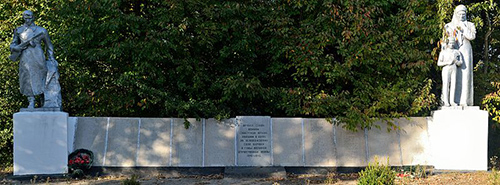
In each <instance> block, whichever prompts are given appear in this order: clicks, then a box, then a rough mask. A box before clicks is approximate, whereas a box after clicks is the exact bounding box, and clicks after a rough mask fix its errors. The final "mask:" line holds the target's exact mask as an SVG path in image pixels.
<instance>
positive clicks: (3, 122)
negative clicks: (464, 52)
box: [0, 0, 500, 163]
mask: <svg viewBox="0 0 500 185" xmlns="http://www.w3.org/2000/svg"><path fill="white" fill-rule="evenodd" d="M459 3H464V4H466V5H467V6H469V7H470V10H471V13H470V14H471V20H473V21H474V22H475V23H476V25H478V26H477V27H478V36H477V38H476V40H475V41H474V42H473V44H474V51H476V52H475V63H477V64H478V65H477V67H476V68H477V71H476V75H477V76H478V77H475V82H474V83H475V85H476V93H475V95H476V98H475V100H476V104H477V105H479V104H481V102H483V103H484V106H485V107H486V108H489V109H491V110H495V111H492V113H496V114H497V115H500V113H498V112H499V111H498V110H500V106H499V102H500V100H499V99H500V98H498V95H497V94H494V93H493V94H490V93H492V92H497V91H498V89H499V88H498V86H495V82H497V83H498V82H499V81H498V76H497V75H496V74H498V71H497V70H498V67H497V65H498V63H499V61H498V60H499V59H498V56H499V52H500V51H499V50H498V49H494V48H498V45H499V42H498V38H500V37H499V33H500V32H499V31H498V28H499V23H498V19H499V17H498V15H499V14H498V5H497V4H495V3H494V2H493V0H485V1H484V2H483V1H462V2H457V1H451V0H438V1H418V0H402V1H395V0H352V1H342V0H314V1H307V0H306V1H288V0H276V1H261V0H248V1H215V0H204V1H199V0H172V1H162V0H133V1H132V0H113V1H111V0H92V1H90V0H71V1H67V0H52V1H48V0H32V1H19V0H3V1H2V2H1V3H0V39H1V40H2V41H3V42H2V45H1V47H0V73H1V75H0V80H1V82H2V83H3V84H4V85H3V86H2V87H0V147H1V151H0V163H4V162H6V161H10V160H11V157H10V156H11V154H12V114H13V113H14V112H17V111H18V110H19V108H20V107H23V106H27V101H26V100H25V97H23V96H22V95H20V93H19V90H18V89H19V85H18V77H17V70H18V69H17V68H18V67H17V63H16V62H12V61H9V60H8V58H7V57H8V55H9V44H10V41H11V37H12V29H13V28H15V27H16V26H19V25H21V24H22V22H23V21H22V17H21V12H22V11H23V10H25V9H31V10H33V11H34V12H35V14H36V16H37V18H36V21H35V22H36V23H37V24H38V25H41V26H43V27H45V28H47V29H48V30H49V32H50V35H51V37H52V41H53V43H54V46H55V55H56V59H57V60H58V61H59V64H60V67H59V70H60V73H61V78H60V81H61V86H62V87H63V106H64V110H65V111H67V112H69V113H70V115H72V116H141V117H197V118H202V117H215V118H219V119H221V118H227V117H231V116H235V115H270V116H275V117H276V116H302V117H326V118H336V120H337V121H336V122H335V123H336V124H340V125H342V126H344V127H345V128H347V129H350V130H356V129H358V128H360V127H367V128H371V127H378V125H373V120H374V119H378V118H383V119H387V118H391V117H401V116H415V115H427V114H428V113H429V111H430V110H432V109H435V108H436V107H437V106H438V104H437V101H436V97H438V96H439V94H438V92H440V75H439V74H440V72H439V70H440V69H438V68H437V67H435V60H436V59H435V58H436V56H437V54H438V52H439V50H438V48H439V39H440V38H441V36H442V35H441V34H442V30H441V28H442V25H444V22H447V21H449V19H450V18H451V12H452V11H453V8H454V6H455V5H457V4H459ZM484 48H489V49H487V52H481V51H485V50H484ZM483 79H484V80H483ZM477 87H480V88H477ZM487 94H488V96H486V98H484V97H485V95H487ZM492 107H496V108H492ZM498 117H500V116H498ZM497 120H498V118H497ZM388 123H389V124H390V125H391V126H394V125H392V124H391V122H388ZM2 160H4V161H2Z"/></svg>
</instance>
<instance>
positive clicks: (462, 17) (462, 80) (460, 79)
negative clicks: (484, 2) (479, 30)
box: [444, 5, 476, 106]
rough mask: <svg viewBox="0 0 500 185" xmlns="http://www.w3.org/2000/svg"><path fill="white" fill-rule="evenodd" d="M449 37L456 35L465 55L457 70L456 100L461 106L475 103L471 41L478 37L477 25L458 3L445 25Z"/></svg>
mask: <svg viewBox="0 0 500 185" xmlns="http://www.w3.org/2000/svg"><path fill="white" fill-rule="evenodd" d="M444 29H445V32H446V33H445V35H446V36H447V37H455V39H456V41H457V48H458V51H460V53H461V54H462V56H463V59H464V60H463V62H462V65H461V66H460V68H459V70H457V77H456V79H457V82H456V83H457V84H456V92H455V97H454V98H455V102H459V104H460V105H461V106H472V105H473V103H474V102H473V96H474V91H473V83H472V82H473V80H472V70H473V68H474V66H473V65H472V64H473V62H472V61H473V60H472V46H471V43H470V41H471V40H474V39H475V38H476V27H475V26H474V23H472V22H469V21H467V8H466V7H465V6H464V5H458V6H457V7H456V8H455V11H454V13H453V18H452V20H451V22H450V23H448V24H446V25H445V26H444Z"/></svg>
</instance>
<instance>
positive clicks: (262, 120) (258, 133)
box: [236, 116, 271, 166]
mask: <svg viewBox="0 0 500 185" xmlns="http://www.w3.org/2000/svg"><path fill="white" fill-rule="evenodd" d="M236 119H237V120H238V124H239V125H238V127H237V137H236V138H237V142H236V143H237V158H238V160H237V165H238V166H271V124H270V121H271V117H269V116H238V117H237V118H236Z"/></svg>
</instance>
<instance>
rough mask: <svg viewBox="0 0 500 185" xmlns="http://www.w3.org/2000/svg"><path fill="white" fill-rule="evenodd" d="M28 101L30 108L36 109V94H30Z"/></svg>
mask: <svg viewBox="0 0 500 185" xmlns="http://www.w3.org/2000/svg"><path fill="white" fill-rule="evenodd" d="M28 102H29V103H30V104H29V105H28V109H34V108H35V97H34V96H28Z"/></svg>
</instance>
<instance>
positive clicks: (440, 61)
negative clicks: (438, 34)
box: [437, 52, 446, 66]
mask: <svg viewBox="0 0 500 185" xmlns="http://www.w3.org/2000/svg"><path fill="white" fill-rule="evenodd" d="M443 60H444V54H443V52H441V53H439V58H438V63H437V65H438V66H445V65H446V64H445V63H444V61H443Z"/></svg>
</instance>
